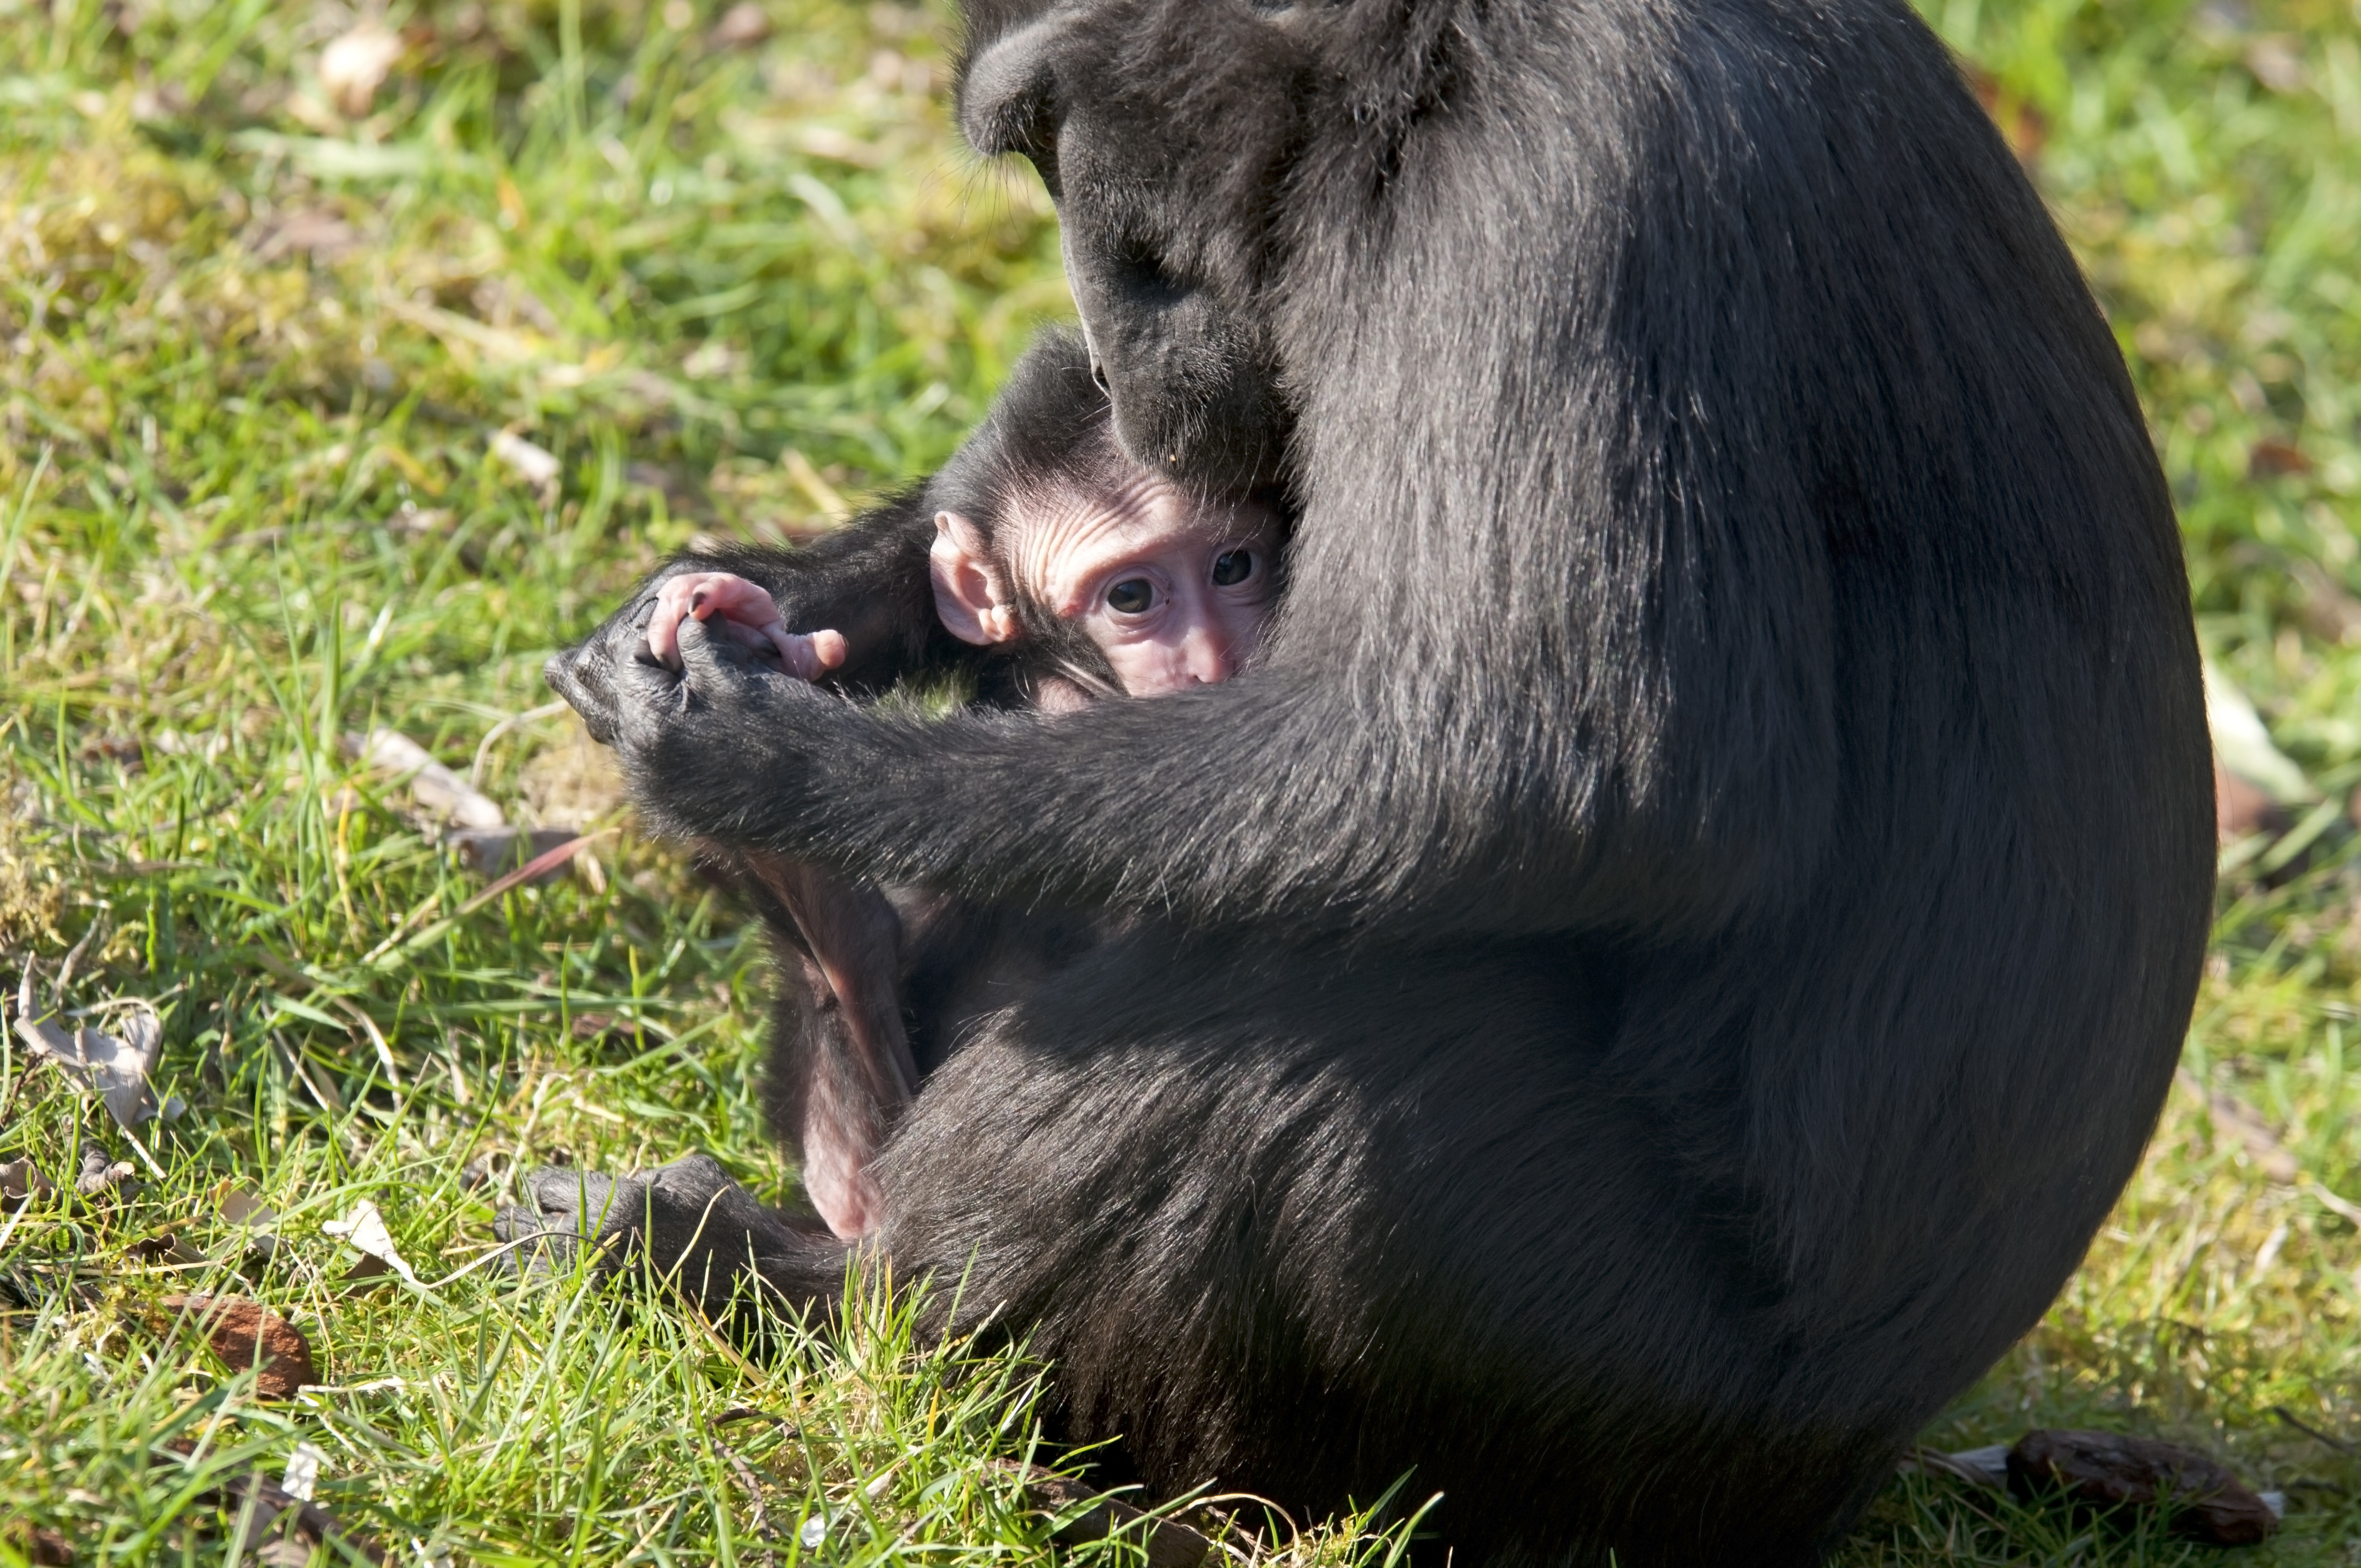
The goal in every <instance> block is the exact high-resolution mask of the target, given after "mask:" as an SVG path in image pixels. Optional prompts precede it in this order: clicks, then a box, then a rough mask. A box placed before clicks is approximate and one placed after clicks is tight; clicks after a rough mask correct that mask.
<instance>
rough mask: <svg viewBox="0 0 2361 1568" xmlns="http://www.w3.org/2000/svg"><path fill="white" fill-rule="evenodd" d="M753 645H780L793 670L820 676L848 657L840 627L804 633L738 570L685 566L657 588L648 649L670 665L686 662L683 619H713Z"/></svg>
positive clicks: (781, 655)
mask: <svg viewBox="0 0 2361 1568" xmlns="http://www.w3.org/2000/svg"><path fill="white" fill-rule="evenodd" d="M716 617H719V619H720V622H721V625H722V627H723V628H724V629H725V630H728V631H729V633H730V635H731V636H732V637H734V638H736V639H737V640H738V641H739V642H741V644H743V645H744V646H746V647H749V648H765V647H767V648H771V649H774V650H776V652H778V655H779V662H780V663H782V664H784V665H785V666H786V670H787V673H788V674H791V675H794V676H796V678H797V679H799V680H807V681H816V680H818V679H819V678H820V676H822V675H823V674H827V673H828V672H829V671H830V670H833V669H835V668H836V667H837V666H838V665H839V664H841V663H844V654H845V645H844V637H843V635H842V634H841V633H840V632H835V631H815V632H812V633H810V634H809V635H802V634H798V633H796V632H793V631H790V630H787V627H786V622H785V621H783V620H780V619H779V609H778V607H777V606H776V605H774V604H773V603H772V602H771V596H770V595H769V594H768V593H767V592H765V591H764V590H763V587H761V586H760V585H759V584H755V583H750V582H748V581H747V580H746V579H745V578H743V577H741V576H738V575H736V574H735V573H732V572H684V573H682V574H681V575H680V576H677V577H675V578H673V579H671V580H670V581H669V582H667V583H665V584H664V587H661V588H659V589H657V590H656V613H655V616H654V619H653V620H650V621H649V622H648V652H651V653H653V654H654V655H655V656H656V657H657V658H658V659H660V660H662V661H663V662H664V666H665V667H666V668H667V669H674V670H677V669H679V668H680V623H681V622H682V621H684V620H702V621H707V622H708V623H709V622H711V621H712V620H714V619H715V618H716Z"/></svg>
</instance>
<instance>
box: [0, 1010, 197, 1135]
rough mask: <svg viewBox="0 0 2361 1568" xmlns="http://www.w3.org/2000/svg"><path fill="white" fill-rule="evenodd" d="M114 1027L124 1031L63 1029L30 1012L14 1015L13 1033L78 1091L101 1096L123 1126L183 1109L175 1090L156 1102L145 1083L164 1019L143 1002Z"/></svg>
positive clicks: (177, 1114)
mask: <svg viewBox="0 0 2361 1568" xmlns="http://www.w3.org/2000/svg"><path fill="white" fill-rule="evenodd" d="M115 1027H116V1028H118V1029H120V1030H122V1031H123V1033H122V1034H121V1035H120V1036H115V1035H110V1034H108V1033H106V1032H105V1031H104V1030H103V1029H93V1028H89V1027H87V1026H82V1027H77V1028H76V1029H75V1030H74V1031H73V1033H71V1034H68V1033H66V1031H65V1030H64V1029H62V1028H60V1027H59V1026H58V1025H56V1024H53V1023H49V1022H48V1021H46V1020H44V1021H43V1022H41V1023H38V1024H37V1023H35V1022H33V1021H32V1020H31V1019H29V1018H19V1019H17V1020H16V1037H17V1038H18V1039H20V1040H22V1041H24V1042H25V1044H26V1045H27V1047H30V1048H31V1050H32V1052H33V1054H34V1055H35V1056H37V1057H42V1058H47V1059H48V1060H49V1061H51V1062H54V1063H55V1064H57V1067H58V1069H59V1070H60V1072H63V1073H64V1074H65V1075H66V1077H68V1078H69V1079H71V1080H73V1083H74V1086H75V1087H76V1088H78V1089H80V1090H81V1091H82V1092H83V1093H85V1094H95V1095H97V1096H98V1097H99V1099H101V1100H102V1101H104V1102H105V1103H106V1111H107V1114H108V1115H110V1116H113V1117H114V1118H115V1125H116V1126H118V1127H121V1128H123V1129H124V1130H125V1131H126V1132H128V1131H129V1130H131V1129H132V1128H134V1127H137V1125H139V1124H140V1123H142V1122H148V1121H153V1120H154V1119H155V1118H157V1117H159V1116H161V1117H164V1118H165V1119H166V1120H168V1121H169V1120H170V1119H172V1118H174V1117H177V1116H179V1115H180V1114H181V1113H182V1112H184V1111H186V1110H187V1109H188V1104H187V1102H184V1101H183V1100H181V1097H180V1096H179V1095H177V1094H176V1095H174V1096H172V1098H171V1099H170V1100H168V1101H166V1102H164V1103H162V1104H160V1105H159V1104H158V1103H157V1102H156V1095H155V1092H154V1091H152V1090H150V1089H149V1088H148V1071H149V1069H152V1068H153V1067H154V1066H155V1064H156V1047H158V1045H159V1044H160V1043H161V1042H162V1040H163V1037H164V1028H163V1025H161V1024H159V1023H158V1022H157V1021H156V1014H154V1013H152V1012H150V1011H148V1008H147V1007H146V1005H145V1004H144V1003H143V1004H140V1005H138V1006H137V1007H136V1008H134V1009H132V1010H130V1011H127V1012H126V1013H125V1014H124V1015H123V1021H122V1022H121V1023H119V1024H117V1025H115Z"/></svg>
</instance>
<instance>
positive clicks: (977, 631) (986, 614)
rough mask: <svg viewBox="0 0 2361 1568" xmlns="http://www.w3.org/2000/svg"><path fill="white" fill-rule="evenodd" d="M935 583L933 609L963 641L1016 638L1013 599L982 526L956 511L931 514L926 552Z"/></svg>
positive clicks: (985, 644)
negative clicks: (931, 542) (930, 535)
mask: <svg viewBox="0 0 2361 1568" xmlns="http://www.w3.org/2000/svg"><path fill="white" fill-rule="evenodd" d="M928 574H929V575H930V576H932V577H933V578H934V582H935V613H936V614H937V615H939V616H940V617H941V618H942V622H943V630H946V631H949V632H950V634H951V635H952V636H954V637H956V638H958V639H959V640H960V641H962V642H973V643H975V644H977V645H978V646H982V647H989V646H990V645H991V644H993V643H995V642H1011V641H1016V600H1015V598H1014V597H1013V596H1011V595H1010V593H1009V591H1008V580H1007V577H1006V576H1005V574H1004V573H1003V572H1002V571H1001V569H1000V563H999V562H997V561H995V560H994V559H993V558H992V548H991V546H990V545H989V544H988V543H986V542H985V540H984V537H983V530H982V529H980V528H978V527H976V525H975V523H974V521H973V520H972V519H970V518H967V517H964V516H962V515H961V514H960V513H958V512H955V511H939V512H937V513H935V543H934V548H933V549H932V550H930V551H929V552H928Z"/></svg>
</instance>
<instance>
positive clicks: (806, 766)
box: [613, 624, 1801, 936]
mask: <svg viewBox="0 0 2361 1568" xmlns="http://www.w3.org/2000/svg"><path fill="white" fill-rule="evenodd" d="M681 657H682V663H683V668H682V669H681V670H680V671H679V672H674V671H671V670H667V669H664V668H663V667H662V666H660V665H658V664H655V663H653V661H652V660H648V659H644V658H642V657H637V656H631V657H627V658H625V659H623V660H621V661H620V662H619V663H618V664H617V665H616V668H615V672H614V692H615V696H616V702H615V711H616V713H617V715H618V721H617V727H616V730H615V733H614V738H613V743H614V745H615V746H616V749H617V751H618V753H619V754H620V758H621V760H622V762H623V765H624V768H625V771H626V773H627V775H628V776H629V778H630V780H631V787H632V794H633V795H634V797H635V798H636V799H637V800H638V802H639V803H640V806H641V807H642V811H643V812H644V813H645V814H646V815H647V816H648V817H649V818H650V819H651V821H652V823H653V826H655V827H656V828H659V829H660V830H662V831H664V832H666V833H670V834H675V835H678V836H682V837H687V838H697V839H708V840H713V841H718V842H720V843H723V844H728V845H733V846H741V847H744V848H747V849H751V850H759V851H763V852H768V853H774V854H780V855H785V856H790V857H809V858H817V859H820V860H824V861H829V862H830V863H833V864H835V865H837V866H839V867H840V868H841V869H844V870H846V871H849V872H853V873H854V874H856V875H861V876H866V877H872V878H875V879H878V880H882V881H907V882H918V883H931V884H936V885H944V886H950V887H953V888H957V889H959V890H961V891H963V892H969V893H973V894H980V895H983V896H988V897H992V898H994V899H998V900H1003V901H1007V900H1017V901H1022V900H1026V899H1029V898H1043V899H1048V900H1052V901H1073V902H1078V903H1082V904H1085V905H1115V906H1119V907H1127V908H1132V909H1136V910H1139V911H1142V912H1145V913H1149V914H1153V915H1159V916H1172V917H1176V918H1179V919H1180V920H1181V921H1182V922H1184V923H1186V924H1191V925H1197V926H1235V925H1238V924H1242V923H1243V924H1250V925H1264V924H1269V925H1277V926H1283V927H1285V928H1287V929H1288V930H1290V932H1293V933H1296V934H1299V935H1304V936H1310V935H1315V934H1317V933H1318V932H1320V931H1323V930H1327V931H1343V930H1352V929H1366V928H1370V927H1383V926H1385V925H1387V924H1389V921H1391V920H1392V919H1394V918H1395V917H1397V916H1410V917H1414V918H1415V919H1416V920H1417V921H1418V922H1419V923H1420V926H1421V928H1422V929H1423V930H1426V931H1428V932H1430V933H1434V934H1442V933H1448V932H1450V931H1454V930H1458V931H1466V932H1482V933H1490V934H1513V933H1519V932H1531V931H1547V930H1563V929H1566V928H1568V927H1573V926H1576V925H1582V924H1588V923H1591V922H1592V921H1595V920H1606V919H1615V918H1623V919H1630V920H1633V921H1636V922H1640V923H1643V924H1656V925H1660V926H1661V925H1664V924H1666V923H1667V922H1669V923H1670V924H1672V925H1675V926H1678V925H1682V924H1687V923H1693V922H1696V921H1698V920H1719V919H1720V918H1722V917H1723V916H1724V914H1725V913H1726V912H1727V910H1728V908H1729V906H1730V905H1731V904H1732V903H1733V902H1734V901H1740V900H1742V898H1743V897H1744V894H1745V890H1746V889H1747V887H1748V886H1749V884H1750V883H1751V881H1752V878H1753V877H1754V876H1756V875H1759V874H1761V873H1762V872H1764V871H1765V870H1767V869H1768V868H1766V867H1764V866H1762V865H1754V864H1750V863H1749V861H1748V859H1747V857H1746V854H1745V852H1744V850H1745V848H1746V844H1745V842H1744V838H1743V836H1744V835H1748V834H1752V835H1753V836H1754V838H1753V841H1754V842H1755V843H1757V844H1766V843H1767V844H1772V845H1774V846H1775V845H1776V844H1778V843H1781V842H1785V841H1789V840H1786V839H1782V838H1781V836H1780V835H1779V834H1777V833H1776V832H1775V831H1773V830H1772V828H1773V825H1772V824H1769V823H1767V822H1760V821H1756V820H1754V819H1753V817H1754V816H1760V815H1762V814H1763V813H1765V812H1767V810H1768V806H1764V805H1761V804H1758V803H1752V802H1747V801H1741V802H1739V803H1738V806H1739V810H1738V813H1737V815H1736V820H1735V830H1734V831H1731V830H1730V829H1731V828H1732V822H1733V817H1732V814H1730V813H1724V814H1723V815H1722V816H1720V817H1718V818H1714V819H1713V820H1712V821H1711V822H1710V823H1709V824H1708V826H1709V828H1710V829H1712V830H1715V831H1722V832H1725V834H1726V837H1725V838H1724V839H1722V840H1720V841H1719V842H1715V841H1711V840H1709V839H1707V838H1705V837H1704V836H1703V835H1701V834H1700V835H1697V836H1695V837H1694V838H1693V839H1692V841H1689V842H1686V843H1681V844H1671V843H1668V842H1667V840H1666V838H1665V836H1664V831H1663V830H1662V829H1663V825H1664V823H1665V822H1666V821H1667V820H1679V819H1686V822H1688V823H1691V824H1694V823H1697V822H1698V821H1699V820H1700V819H1701V818H1700V817H1699V814H1697V813H1693V812H1687V811H1683V810H1677V809H1671V810H1667V809H1662V808H1657V807H1650V808H1648V809H1646V810H1644V811H1633V810H1631V809H1629V808H1628V806H1622V805H1618V804H1608V803H1604V802H1602V803H1600V805H1599V806H1598V807H1597V816H1596V817H1594V820H1599V819H1605V820H1609V821H1611V822H1617V823H1618V824H1619V825H1618V826H1617V827H1615V828H1611V829H1609V830H1603V831H1597V832H1596V837H1595V839H1594V837H1593V832H1594V830H1592V829H1591V828H1590V827H1589V824H1587V823H1582V822H1573V823H1569V822H1568V821H1567V820H1566V819H1565V817H1561V816H1560V815H1558V813H1557V812H1555V811H1554V810H1553V809H1552V807H1553V806H1554V805H1556V804H1558V803H1556V802H1554V801H1553V800H1551V799H1548V798H1544V797H1543V795H1541V794H1539V793H1533V794H1532V795H1531V798H1526V799H1520V798H1519V792H1520V791H1521V789H1525V788H1527V786H1528V785H1529V784H1530V781H1528V780H1524V779H1522V778H1521V776H1520V775H1519V774H1518V773H1516V772H1514V771H1513V770H1511V769H1510V768H1508V767H1506V766H1504V765H1503V762H1504V760H1505V758H1506V755H1507V754H1506V752H1505V751H1504V750H1503V749H1501V748H1499V747H1498V746H1496V745H1493V744H1490V743H1488V742H1487V741H1485V740H1482V739H1481V737H1480V730H1481V729H1482V728H1483V727H1484V724H1485V723H1486V722H1513V721H1514V718H1515V714H1514V710H1513V708H1512V707H1507V706H1505V705H1504V706H1502V707H1501V709H1500V711H1499V714H1498V715H1496V716H1494V717H1493V718H1491V719H1489V720H1486V719H1484V718H1481V716H1479V718H1478V719H1477V721H1476V722H1474V723H1473V724H1471V725H1470V726H1469V727H1466V728H1462V727H1461V726H1460V725H1458V724H1455V723H1454V722H1452V721H1451V720H1450V719H1449V718H1448V717H1447V716H1444V718H1442V719H1441V721H1440V724H1439V731H1438V732H1439V733H1440V734H1442V735H1443V736H1444V737H1446V738H1447V739H1445V740H1439V741H1438V740H1435V739H1434V738H1433V736H1430V735H1421V734H1416V733H1411V731H1410V729H1409V728H1408V725H1407V723H1406V722H1405V720H1406V718H1414V717H1416V716H1406V715H1404V714H1402V713H1401V712H1400V710H1399V709H1396V710H1395V711H1393V712H1392V713H1389V714H1380V713H1378V712H1377V711H1375V710H1373V709H1372V708H1371V707H1366V706H1364V705H1362V704H1360V703H1358V702H1356V699H1355V696H1354V694H1353V693H1352V692H1350V691H1348V690H1345V689H1341V688H1340V686H1339V685H1338V683H1337V682H1336V681H1335V680H1334V679H1333V678H1324V679H1323V680H1321V681H1316V682H1315V681H1309V680H1305V679H1303V678H1301V677H1298V676H1295V675H1294V674H1292V673H1291V672H1290V671H1288V670H1285V669H1268V670H1265V671H1263V672H1261V673H1259V674H1256V675H1253V676H1249V677H1247V678H1245V679H1242V680H1239V681H1235V682H1232V683H1229V684H1227V685H1220V686H1212V687H1207V688H1205V689H1204V690H1202V691H1200V692H1195V693H1189V694H1183V695H1180V696H1166V697H1159V698H1156V699H1154V700H1152V701H1134V702H1107V703H1101V704H1098V705H1095V706H1093V707H1091V708H1089V709H1086V710H1084V711H1082V712H1079V713H1073V714H1066V715H1059V716H1043V715H1035V714H986V713H972V712H963V713H960V714H955V715H952V716H950V717H949V718H941V719H935V720H928V719H925V718H919V717H916V716H913V715H908V714H902V713H889V712H884V711H881V710H876V709H869V708H862V707H855V706H853V705H850V704H847V703H844V702H842V701H840V700H836V699H832V698H830V697H829V696H826V695H825V694H821V693H818V692H816V691H814V690H813V689H812V688H811V687H809V686H808V685H805V684H804V683H802V682H799V681H796V680H794V679H792V678H789V677H785V676H782V675H779V674H775V673H774V672H772V671H769V670H768V669H766V668H763V667H762V666H760V665H758V664H756V663H753V662H752V660H751V659H750V658H748V657H747V656H745V654H744V652H743V651H742V650H741V649H740V648H738V647H737V646H736V645H735V644H734V643H733V642H730V641H728V640H726V639H720V638H716V637H712V636H709V635H708V634H707V633H706V630H705V628H704V627H703V626H701V625H696V624H688V625H684V626H683V628H682V641H681ZM1477 696H1479V697H1480V694H1477ZM1438 745H1448V746H1450V747H1451V748H1452V749H1453V751H1454V755H1453V756H1452V757H1451V758H1449V759H1448V762H1449V764H1450V765H1437V759H1436V757H1435V755H1434V751H1435V748H1436V746H1438ZM1596 793H1599V794H1604V793H1606V792H1604V791H1601V792H1596ZM1750 810H1751V811H1752V814H1753V815H1752V816H1750V815H1748V813H1749V811H1750ZM1610 814H1613V815H1610ZM1652 820H1653V824H1654V827H1653V828H1652V827H1651V821H1652ZM1569 828H1570V829H1571V830H1570V831H1569V830H1568V829H1569ZM1796 837H1797V838H1800V837H1801V835H1800V834H1798V835H1796ZM1592 842H1597V843H1599V844H1603V845H1605V846H1606V847H1607V848H1608V849H1609V850H1611V851H1613V852H1612V853H1610V854H1600V855H1595V856H1591V857H1590V858H1589V861H1588V863H1585V860H1584V856H1585V853H1586V851H1587V850H1588V848H1589V845H1590V844H1591V843H1592ZM1634 861H1636V862H1638V863H1639V864H1640V865H1642V866H1644V867H1647V868H1649V872H1650V874H1647V875H1644V876H1642V875H1640V874H1637V873H1635V872H1632V871H1631V870H1630V869H1629V868H1630V866H1631V863H1632V862H1634ZM1684 863H1687V864H1694V865H1695V866H1697V868H1698V870H1697V873H1696V874H1695V875H1694V876H1692V877H1690V878H1689V879H1687V880H1686V881H1684V880H1683V879H1682V878H1680V877H1678V876H1675V875H1673V874H1669V873H1668V870H1667V868H1668V867H1677V866H1679V865H1682V864H1684ZM1586 902H1587V905H1588V907H1587V908H1585V907H1583V905H1584V904H1585V903H1586Z"/></svg>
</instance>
